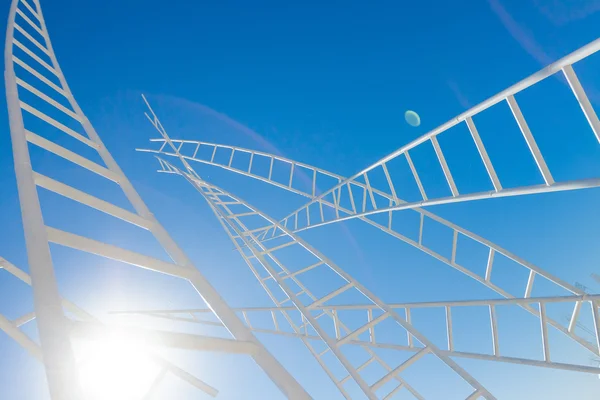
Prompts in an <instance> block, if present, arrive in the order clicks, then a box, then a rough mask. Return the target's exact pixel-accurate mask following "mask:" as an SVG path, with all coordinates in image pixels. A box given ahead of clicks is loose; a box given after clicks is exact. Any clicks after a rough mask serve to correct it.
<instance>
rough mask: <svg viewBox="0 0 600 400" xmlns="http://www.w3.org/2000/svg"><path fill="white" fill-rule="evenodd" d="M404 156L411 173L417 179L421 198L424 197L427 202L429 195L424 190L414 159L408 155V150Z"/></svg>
mask: <svg viewBox="0 0 600 400" xmlns="http://www.w3.org/2000/svg"><path fill="white" fill-rule="evenodd" d="M404 156H405V157H406V161H407V162H408V166H409V167H410V171H411V172H412V174H413V177H414V178H415V182H417V186H418V187H419V191H420V192H421V196H422V197H423V200H427V194H426V193H425V189H424V188H423V183H422V182H421V178H419V174H418V173H417V169H416V168H415V165H414V164H413V162H412V159H411V158H410V155H409V154H408V150H407V151H406V152H405V153H404Z"/></svg>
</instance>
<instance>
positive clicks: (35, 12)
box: [20, 0, 40, 21]
mask: <svg viewBox="0 0 600 400" xmlns="http://www.w3.org/2000/svg"><path fill="white" fill-rule="evenodd" d="M20 1H21V3H22V4H23V5H24V6H25V8H27V9H28V10H29V12H30V13H31V14H33V16H34V17H35V18H36V19H37V20H38V21H39V20H40V16H39V15H38V13H37V11H35V10H34V9H33V7H31V5H30V4H29V3H28V2H27V0H20Z"/></svg>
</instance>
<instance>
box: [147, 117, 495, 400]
mask: <svg viewBox="0 0 600 400" xmlns="http://www.w3.org/2000/svg"><path fill="white" fill-rule="evenodd" d="M150 111H151V113H152V115H153V117H149V119H150V120H151V121H152V123H153V125H154V126H155V127H156V129H157V130H158V131H159V133H160V134H161V135H162V137H163V138H164V140H165V143H166V144H168V145H169V146H170V147H171V148H172V149H173V151H174V152H175V154H176V155H177V156H178V158H179V159H180V161H181V162H182V163H183V165H184V166H185V168H186V170H187V171H188V172H182V171H181V170H179V169H178V168H176V167H174V166H173V165H171V164H169V163H168V162H166V161H164V160H160V165H161V166H163V168H165V170H166V171H167V172H171V173H176V174H179V175H182V176H183V177H185V178H186V179H187V180H188V182H190V183H191V184H192V185H193V186H194V188H196V190H197V191H198V192H199V193H200V194H202V196H203V197H204V199H205V200H206V201H207V202H208V204H209V206H210V207H211V209H212V210H213V212H214V213H215V215H216V216H217V218H218V219H219V220H220V222H221V225H222V226H223V228H225V230H226V232H227V234H228V235H229V237H230V238H231V240H232V242H233V243H234V245H235V246H236V248H237V249H238V250H239V251H240V253H241V254H242V256H243V258H244V260H245V261H246V263H247V265H248V266H249V267H250V269H251V270H252V272H253V273H254V275H255V276H256V278H257V279H258V280H259V282H260V283H261V286H262V287H263V289H264V290H265V291H266V292H267V294H268V295H269V297H270V298H271V300H272V301H273V302H274V303H275V305H276V306H277V307H281V306H282V305H285V303H286V302H290V303H291V304H293V306H294V307H295V308H296V309H297V310H298V311H299V312H300V314H301V317H302V323H303V324H302V328H304V329H305V331H306V332H308V331H307V328H308V327H310V328H311V329H313V330H314V331H315V332H316V336H317V337H318V338H320V340H321V341H322V344H323V345H324V346H325V349H324V350H323V351H321V352H318V350H316V349H315V346H314V345H313V344H311V343H310V342H309V341H308V340H303V342H304V344H305V345H306V346H307V348H308V349H309V351H310V352H311V353H312V354H313V356H315V358H316V359H317V361H318V362H319V364H320V365H321V366H322V367H323V369H324V370H325V372H326V373H327V374H328V376H329V377H330V378H331V379H332V381H333V382H334V383H335V385H336V386H337V387H338V389H339V390H340V392H341V393H342V394H343V395H344V396H345V397H346V398H350V395H349V394H348V392H347V390H346V389H345V387H344V385H345V384H346V383H347V382H348V381H354V382H355V383H356V384H357V385H358V386H359V388H360V390H361V391H362V392H363V393H364V394H365V395H366V396H367V397H368V398H369V399H378V398H380V396H379V395H378V393H377V392H378V390H379V389H381V388H382V387H383V386H384V385H386V384H387V383H389V382H390V381H392V380H396V381H398V384H397V385H396V386H395V388H394V389H393V390H392V391H391V392H389V393H386V394H385V398H391V397H392V396H393V395H394V394H395V393H396V392H397V391H399V390H400V389H402V388H407V390H409V391H410V393H411V394H413V395H414V396H415V397H416V398H419V399H421V398H423V397H422V396H421V395H420V394H419V393H418V392H417V391H416V390H415V389H414V388H412V387H411V386H410V385H409V384H408V383H407V382H406V381H405V380H404V379H403V378H401V376H400V373H401V372H402V371H404V370H405V369H407V368H409V367H410V366H411V365H413V364H414V363H416V362H418V360H419V359H420V358H422V357H424V356H427V355H430V354H431V355H434V356H436V357H437V358H438V359H439V360H441V361H442V362H443V363H444V364H446V366H448V367H449V368H450V369H451V370H453V371H454V373H456V374H457V375H459V376H460V377H461V378H463V379H464V380H465V381H466V382H467V383H469V384H470V385H471V387H473V389H474V391H473V392H472V393H471V394H470V395H469V396H468V397H467V398H469V399H476V398H479V397H484V398H486V399H495V397H494V396H493V395H492V394H491V393H490V392H489V391H488V390H487V389H486V388H485V387H483V386H482V385H481V383H479V382H478V381H477V380H476V379H475V378H474V377H473V376H472V375H471V374H469V373H468V372H467V371H465V370H464V369H463V368H462V367H461V366H459V365H458V364H457V363H456V362H455V361H454V360H453V359H451V358H450V357H449V356H448V355H446V354H444V353H443V352H442V351H441V349H439V348H438V347H437V346H435V345H434V344H433V343H432V342H431V341H430V340H429V339H427V338H426V337H425V336H424V335H422V334H421V333H420V332H418V331H417V330H416V329H415V328H414V327H413V326H412V325H411V324H410V321H409V319H408V318H403V317H401V316H400V315H399V314H398V313H396V312H395V311H394V310H393V309H392V308H390V307H389V306H388V305H387V304H385V303H384V302H383V301H381V300H380V299H379V298H377V297H376V296H375V295H374V294H373V293H371V292H370V291H368V289H366V288H365V287H364V286H362V285H361V284H360V283H358V282H357V281H356V280H354V279H353V278H352V277H351V276H350V275H349V274H347V273H346V272H345V271H344V270H342V269H341V268H340V267H338V266H337V265H336V264H335V263H333V262H332V261H331V260H330V259H328V258H327V257H325V256H324V255H323V254H322V253H320V252H319V251H318V250H316V249H315V248H313V247H311V246H310V245H309V244H307V243H306V242H305V241H303V240H302V239H300V238H299V237H298V236H297V235H296V234H294V233H293V232H292V231H291V230H289V229H287V228H286V227H285V226H284V225H282V224H281V223H279V222H277V221H276V220H274V219H272V218H270V217H269V216H267V215H266V214H264V213H262V212H260V211H258V210H257V209H256V208H255V207H252V206H250V205H249V204H248V203H246V202H244V201H243V200H241V199H239V198H238V197H235V196H233V195H232V194H230V193H228V192H225V191H224V190H223V189H220V188H218V187H216V186H214V185H212V184H209V183H207V182H206V181H204V180H202V179H201V178H200V177H199V175H198V174H197V173H196V172H195V171H194V170H193V168H192V167H191V166H190V165H189V164H188V163H187V161H186V160H185V159H184V158H183V157H182V156H181V155H180V153H179V149H178V148H177V147H175V146H174V144H173V142H172V141H171V140H170V138H169V136H168V134H167V132H166V130H165V129H164V128H163V127H162V124H161V123H160V121H159V120H158V118H157V117H156V115H155V114H154V112H153V111H152V109H151V108H150ZM233 207H236V211H235V212H234V211H232V210H231V209H232V208H233ZM240 208H241V209H243V210H240ZM249 217H252V218H255V217H260V219H261V220H263V223H264V224H266V225H264V226H262V227H260V228H255V229H249V228H248V227H247V224H246V223H245V222H244V221H246V220H247V219H248V218H249ZM271 229H273V230H274V233H275V232H279V233H281V237H284V238H285V239H286V240H285V241H284V242H283V243H282V244H279V245H275V246H272V247H268V244H266V243H265V242H261V241H260V239H259V237H260V236H261V235H262V233H263V232H264V231H265V230H266V231H269V230H271ZM291 247H295V248H296V249H301V250H302V251H304V252H307V253H309V254H311V255H313V256H314V258H315V262H313V263H311V264H310V265H304V266H303V267H301V268H297V269H296V270H291V269H290V268H289V267H288V266H287V265H285V264H284V263H283V262H281V260H279V259H278V257H276V256H275V252H276V251H279V250H282V249H284V248H291ZM253 262H256V263H257V264H259V265H258V266H256V265H254V264H253ZM257 267H259V268H261V269H258V268H257ZM323 269H325V270H330V271H333V272H334V273H335V274H336V275H337V276H339V277H340V278H341V279H342V280H343V281H344V282H345V283H344V284H343V285H342V286H340V287H337V288H335V289H333V290H332V291H331V292H330V293H329V294H327V295H324V296H321V297H318V296H316V295H314V294H313V293H312V291H311V290H310V288H309V285H310V284H309V283H308V282H303V281H301V280H300V276H301V275H302V274H305V273H306V272H308V271H311V273H314V272H315V271H317V270H323ZM261 270H262V272H261ZM268 280H273V281H274V282H276V284H277V286H278V288H279V289H280V290H281V292H283V294H284V295H285V298H283V299H280V297H281V296H278V295H277V293H276V292H274V291H273V290H272V289H271V288H269V287H268V285H267V283H266V282H267V281H268ZM288 282H293V284H294V285H295V286H296V287H299V288H300V289H301V290H300V292H295V291H294V290H293V288H292V287H291V286H290V284H289V283H288ZM321 283H324V282H323V281H322V282H321ZM350 291H354V292H355V293H356V294H358V295H359V296H360V297H361V298H362V299H363V301H364V300H366V301H367V302H369V303H370V304H373V306H374V307H375V308H376V309H377V310H379V311H381V312H382V313H381V315H379V316H377V317H375V318H370V319H369V321H368V322H367V323H365V324H364V325H362V327H360V328H358V329H355V330H353V331H352V330H350V329H348V328H347V327H346V326H345V324H344V323H343V322H342V321H341V319H340V318H339V317H338V316H337V315H336V314H335V313H331V312H330V311H329V310H327V309H325V310H323V311H322V312H320V313H319V314H318V315H316V316H315V315H314V314H313V312H314V311H315V309H316V308H317V307H319V306H321V305H324V304H325V303H326V302H329V301H331V300H333V299H335V298H336V297H338V296H340V295H342V294H344V293H348V292H350ZM303 297H306V298H307V300H306V299H305V300H303V299H302V298H303ZM307 301H308V304H306V303H307ZM284 315H286V320H287V321H288V322H289V323H290V325H291V326H292V327H294V330H295V331H296V332H298V331H300V330H301V329H302V328H301V327H298V326H297V325H295V324H294V322H293V321H292V319H291V318H290V317H289V316H288V315H287V314H285V313H284ZM370 316H371V317H373V316H372V312H371V313H370ZM323 317H325V318H324V320H325V321H326V322H332V323H333V326H334V332H333V334H332V333H331V332H328V330H327V329H326V327H325V326H324V324H325V322H324V321H323V320H320V319H322V318H323ZM388 318H389V319H391V320H393V321H394V322H396V323H397V324H398V325H399V326H400V327H401V328H403V329H404V330H405V331H406V332H407V337H409V338H410V340H411V341H412V340H413V339H414V340H416V341H418V342H420V343H421V344H422V347H421V349H420V350H419V351H418V352H417V353H415V354H414V355H413V356H411V357H410V358H409V359H408V360H407V361H405V362H404V363H402V364H401V365H400V366H398V367H396V368H390V367H389V366H388V365H387V364H386V363H385V362H384V361H383V360H382V359H381V358H380V357H378V356H377V354H376V353H375V352H374V351H373V350H372V349H370V348H368V346H363V349H364V350H365V351H366V352H367V353H368V354H369V357H370V358H369V361H367V363H364V364H362V365H353V363H352V361H351V360H350V359H349V358H348V357H347V356H346V355H345V354H344V353H343V352H342V350H341V347H342V346H344V345H348V343H349V342H350V341H351V340H352V339H353V338H355V337H357V336H359V335H360V334H362V333H364V332H366V331H367V330H369V331H371V330H373V329H374V327H375V326H377V325H378V324H380V323H381V322H383V321H385V320H387V319H388ZM329 352H330V353H332V354H333V355H334V356H335V358H336V359H337V360H338V361H339V362H340V363H341V364H342V365H343V367H344V369H345V370H346V371H347V373H348V375H347V376H346V377H344V378H343V379H341V380H339V379H337V378H336V377H335V375H334V373H333V372H332V371H331V369H330V367H329V366H328V365H327V364H326V362H325V360H324V358H323V356H324V355H326V354H327V353H329ZM373 362H377V363H379V364H380V365H381V366H383V367H384V368H385V369H386V370H387V371H388V372H387V374H385V375H384V376H382V377H381V378H380V379H379V380H378V381H377V382H375V383H372V384H369V383H368V382H367V381H366V380H365V379H364V377H363V376H362V375H361V373H360V372H361V370H362V369H364V368H365V367H366V366H368V365H369V364H371V363H373Z"/></svg>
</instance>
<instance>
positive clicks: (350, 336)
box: [338, 313, 390, 346]
mask: <svg viewBox="0 0 600 400" xmlns="http://www.w3.org/2000/svg"><path fill="white" fill-rule="evenodd" d="M389 316H390V315H389V314H388V313H383V314H381V315H380V316H379V317H377V318H375V319H374V320H372V321H370V322H368V323H366V324H364V325H363V326H361V327H360V328H358V329H356V330H354V331H352V332H350V333H349V334H347V335H346V336H344V337H343V338H341V339H340V340H338V346H341V345H343V344H345V343H348V342H349V341H350V340H352V339H354V338H355V337H357V336H358V335H360V334H361V333H363V332H365V331H367V329H370V328H372V327H374V326H375V325H377V324H378V323H380V322H381V321H383V320H384V319H386V318H387V317H389Z"/></svg>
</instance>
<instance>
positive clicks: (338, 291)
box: [307, 282, 354, 308]
mask: <svg viewBox="0 0 600 400" xmlns="http://www.w3.org/2000/svg"><path fill="white" fill-rule="evenodd" d="M351 287H354V284H353V283H352V282H348V283H347V284H345V285H344V286H342V287H340V288H338V289H336V290H334V291H333V292H331V293H329V294H327V295H325V296H323V297H321V298H320V299H318V300H316V301H315V302H314V303H312V304H311V305H309V306H308V307H307V308H315V307H318V306H320V305H321V304H323V303H325V302H326V301H328V300H331V299H333V298H334V297H335V296H337V295H339V294H341V293H343V292H345V291H346V290H348V289H350V288H351Z"/></svg>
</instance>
